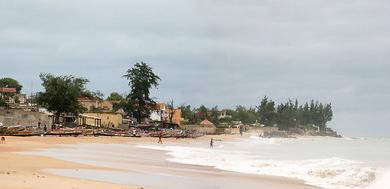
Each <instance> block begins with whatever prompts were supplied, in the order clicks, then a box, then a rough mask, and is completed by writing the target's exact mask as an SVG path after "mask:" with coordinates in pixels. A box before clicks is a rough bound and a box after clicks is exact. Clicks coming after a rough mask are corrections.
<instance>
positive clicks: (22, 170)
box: [0, 135, 318, 189]
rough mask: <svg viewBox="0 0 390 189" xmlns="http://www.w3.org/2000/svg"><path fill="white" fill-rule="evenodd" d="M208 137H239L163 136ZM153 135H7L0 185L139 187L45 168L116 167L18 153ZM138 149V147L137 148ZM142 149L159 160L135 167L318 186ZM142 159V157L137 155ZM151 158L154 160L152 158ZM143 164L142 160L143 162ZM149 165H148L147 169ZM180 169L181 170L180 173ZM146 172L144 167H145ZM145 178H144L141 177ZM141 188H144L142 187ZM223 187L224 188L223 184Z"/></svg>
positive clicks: (280, 185)
mask: <svg viewBox="0 0 390 189" xmlns="http://www.w3.org/2000/svg"><path fill="white" fill-rule="evenodd" d="M210 138H215V139H222V140H235V138H239V136H238V137H237V136H236V135H233V136H232V135H221V136H206V137H202V138H200V139H180V140H175V139H164V141H165V142H172V143H176V142H178V143H181V144H183V143H187V142H193V141H199V140H201V141H207V140H209V139H210ZM156 142H157V139H156V138H123V137H29V138H21V137H7V143H6V144H5V145H1V146H0V152H1V153H0V160H1V161H0V167H1V169H0V180H6V182H4V183H3V182H2V188H6V189H16V188H51V187H53V186H55V187H57V185H58V183H62V184H61V185H60V186H58V187H57V188H59V189H62V188H94V189H95V188H97V189H100V188H114V189H116V188H129V187H130V189H136V188H138V189H139V188H140V187H141V185H142V186H143V184H142V183H140V184H138V185H137V184H135V183H126V184H120V183H119V184H118V183H117V184H114V183H109V182H107V181H106V182H104V181H96V180H95V181H94V180H93V178H92V180H90V179H91V178H89V179H79V178H71V177H67V176H58V175H55V174H52V173H50V172H48V171H45V170H48V169H57V170H93V171H120V169H112V168H107V167H103V166H93V165H87V164H82V163H74V162H70V161H64V160H59V159H54V158H49V157H44V156H34V155H26V154H21V153H20V152H26V151H37V150H42V149H51V148H64V147H65V146H64V145H66V144H72V145H76V144H80V143H87V144H91V143H97V144H121V143H129V144H133V145H139V144H151V143H153V144H154V143H156ZM137 151H139V149H137ZM143 151H145V154H144V155H148V154H149V155H150V154H153V155H155V157H159V158H160V159H162V160H161V161H159V162H157V163H156V162H155V163H156V164H155V165H153V166H149V167H147V166H145V165H144V164H143V163H142V162H141V163H140V164H135V163H134V164H135V165H136V166H139V167H138V168H139V169H145V168H146V169H149V170H150V171H155V172H164V171H163V170H164V169H166V168H167V167H172V168H173V169H172V170H170V171H171V172H169V174H176V176H177V175H178V176H184V177H187V178H193V177H194V178H200V179H204V177H205V176H204V175H202V174H199V173H200V172H203V173H204V174H207V175H208V176H210V175H211V176H214V177H215V178H216V179H220V178H222V179H226V178H230V179H236V178H238V179H239V180H241V181H246V182H248V183H251V184H252V185H256V184H259V185H257V186H264V185H266V186H269V187H268V188H275V189H276V188H285V187H288V188H294V189H295V188H296V189H314V188H317V189H318V187H314V186H309V185H306V184H304V182H303V181H301V180H298V179H290V178H284V177H274V176H261V175H251V174H243V173H236V172H229V171H223V170H219V169H216V168H214V167H206V166H197V165H188V164H179V163H174V162H170V161H168V160H166V159H167V158H169V155H168V154H167V152H164V151H160V152H157V151H158V150H153V151H154V152H152V151H148V150H143ZM15 152H17V153H15ZM137 158H142V157H137ZM153 161H156V160H155V159H154V160H153ZM144 163H145V162H144ZM150 167H152V168H150ZM183 170H184V172H185V173H184V172H183ZM146 171H148V170H146ZM145 180H147V179H145ZM144 188H145V189H146V188H147V187H144ZM225 188H226V187H225Z"/></svg>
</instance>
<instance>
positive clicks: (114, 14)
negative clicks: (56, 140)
mask: <svg viewBox="0 0 390 189" xmlns="http://www.w3.org/2000/svg"><path fill="white" fill-rule="evenodd" d="M389 5H390V2H388V1H385V0H375V1H365V0H340V1H325V0H303V1H283V2H282V1H275V0H262V1H254V0H248V1H245V2H244V1H235V0H228V1H179V0H168V1H157V0H150V1H124V0H116V1H90V0H86V1H69V0H68V1H48V0H38V1H18V0H15V1H1V2H0V65H1V68H0V77H3V76H12V77H15V78H17V79H18V80H20V81H21V83H22V84H23V85H24V86H25V87H24V92H28V93H30V92H31V90H34V91H37V90H41V87H40V81H39V78H38V75H39V73H41V72H51V73H56V74H74V75H77V76H82V77H86V78H88V79H89V80H90V81H91V82H90V84H89V87H90V88H92V89H99V90H101V91H103V92H104V93H105V94H108V93H109V92H111V91H118V92H121V93H123V92H127V90H128V88H127V81H126V80H124V79H123V78H121V75H123V74H124V72H125V70H126V69H128V68H129V67H130V66H131V65H132V64H133V63H135V62H136V61H141V60H142V61H145V62H148V63H150V64H151V65H152V66H153V68H154V69H155V71H156V72H157V73H158V74H159V75H160V76H161V78H162V79H163V80H162V82H161V85H160V87H159V89H158V90H156V91H155V93H154V96H156V97H157V98H158V99H159V100H160V101H168V100H169V99H170V98H174V99H175V100H176V102H177V103H190V104H194V105H200V104H206V105H209V106H212V105H219V106H220V107H234V106H235V105H237V104H244V105H248V106H250V105H256V104H257V103H258V102H259V100H260V99H261V98H262V97H263V96H264V95H268V96H271V97H273V98H274V99H275V100H277V101H285V100H287V99H288V98H298V99H299V100H301V101H305V100H310V99H318V100H320V101H324V102H332V103H333V105H334V108H335V111H336V112H335V119H334V121H333V122H332V123H331V125H332V126H333V127H334V128H336V129H339V130H341V131H342V132H343V133H346V134H353V135H383V136H390V129H389V128H388V119H387V117H390V111H389V110H388V107H389V106H390V101H389V100H388V96H389V95H390V84H389V82H388V81H390V76H389V74H388V73H389V71H390V64H389V62H388V61H389V59H390V54H389V53H388V52H389V50H390V36H389V33H390V25H389V24H388V17H389V16H390V15H389V10H388V7H389ZM373 124H375V128H379V129H378V130H379V131H378V132H373V131H372V130H371V128H372V127H373Z"/></svg>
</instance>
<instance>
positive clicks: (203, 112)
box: [197, 105, 209, 120]
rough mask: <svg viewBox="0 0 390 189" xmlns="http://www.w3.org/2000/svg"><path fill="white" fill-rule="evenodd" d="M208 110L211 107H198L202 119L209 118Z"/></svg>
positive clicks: (199, 116) (198, 114)
mask: <svg viewBox="0 0 390 189" xmlns="http://www.w3.org/2000/svg"><path fill="white" fill-rule="evenodd" d="M208 111H209V109H208V108H207V107H206V106H204V105H200V106H199V108H198V109H197V116H198V118H199V119H201V120H204V119H208Z"/></svg>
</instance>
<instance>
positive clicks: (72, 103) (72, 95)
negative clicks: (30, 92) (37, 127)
mask: <svg viewBox="0 0 390 189" xmlns="http://www.w3.org/2000/svg"><path fill="white" fill-rule="evenodd" d="M39 77H40V78H41V80H42V86H43V88H44V89H45V91H44V92H41V93H39V94H38V96H37V102H38V104H39V105H41V106H43V107H45V108H47V109H48V110H49V111H51V112H53V113H54V115H55V117H56V122H57V123H58V122H59V117H60V115H61V114H63V113H66V114H68V113H71V114H73V115H78V114H80V113H82V112H83V111H84V108H83V106H82V105H81V104H80V103H79V102H78V100H77V98H78V97H80V96H81V94H82V93H83V91H85V84H86V83H87V82H88V80H87V79H84V78H76V77H74V76H72V75H69V76H54V75H52V74H40V75H39Z"/></svg>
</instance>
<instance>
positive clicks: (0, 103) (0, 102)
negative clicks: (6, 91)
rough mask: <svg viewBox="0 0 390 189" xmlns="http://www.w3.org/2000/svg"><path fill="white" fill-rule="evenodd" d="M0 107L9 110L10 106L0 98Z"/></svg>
mask: <svg viewBox="0 0 390 189" xmlns="http://www.w3.org/2000/svg"><path fill="white" fill-rule="evenodd" d="M0 107H5V108H8V107H9V106H8V104H7V103H6V102H5V100H4V99H3V98H2V97H1V96H0Z"/></svg>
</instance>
